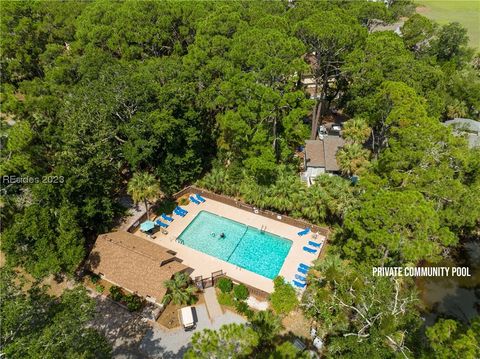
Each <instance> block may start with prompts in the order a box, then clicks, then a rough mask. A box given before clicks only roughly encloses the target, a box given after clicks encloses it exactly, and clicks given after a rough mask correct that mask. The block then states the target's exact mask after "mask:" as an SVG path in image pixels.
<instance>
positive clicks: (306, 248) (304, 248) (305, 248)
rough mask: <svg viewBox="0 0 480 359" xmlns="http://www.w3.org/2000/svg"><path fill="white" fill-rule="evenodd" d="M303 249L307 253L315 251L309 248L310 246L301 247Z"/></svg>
mask: <svg viewBox="0 0 480 359" xmlns="http://www.w3.org/2000/svg"><path fill="white" fill-rule="evenodd" d="M303 250H304V251H305V252H308V253H317V250H316V249H313V248H310V247H303Z"/></svg>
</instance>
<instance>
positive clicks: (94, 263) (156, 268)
mask: <svg viewBox="0 0 480 359" xmlns="http://www.w3.org/2000/svg"><path fill="white" fill-rule="evenodd" d="M175 254H176V253H175V252H172V251H170V250H168V249H167V248H165V247H162V246H160V245H158V244H155V243H152V242H150V241H148V240H146V239H144V238H141V237H137V236H135V235H133V234H131V233H128V232H124V231H118V232H112V233H106V234H101V235H99V236H98V237H97V240H96V242H95V245H94V247H93V249H92V251H91V252H90V255H89V256H88V259H87V262H86V269H88V270H89V271H91V272H93V273H96V274H98V275H100V276H101V277H102V278H104V279H106V280H107V281H109V282H111V283H113V284H114V285H117V286H119V287H122V288H124V289H125V290H127V291H129V292H132V293H136V294H138V295H140V296H142V297H145V299H147V300H148V301H150V302H155V303H158V304H160V303H161V301H162V299H163V296H164V295H165V293H166V289H165V288H164V286H163V282H164V281H165V280H168V279H171V278H172V276H173V275H174V274H175V273H177V272H182V271H185V270H187V269H188V267H187V266H185V265H184V264H182V263H180V262H179V259H178V258H176V257H175Z"/></svg>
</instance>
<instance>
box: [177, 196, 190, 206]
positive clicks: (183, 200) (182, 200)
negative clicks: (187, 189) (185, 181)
mask: <svg viewBox="0 0 480 359" xmlns="http://www.w3.org/2000/svg"><path fill="white" fill-rule="evenodd" d="M189 203H190V201H189V200H188V198H187V197H182V198H180V199H179V200H178V204H179V205H180V206H186V205H187V204H189Z"/></svg>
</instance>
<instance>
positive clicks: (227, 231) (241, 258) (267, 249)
mask: <svg viewBox="0 0 480 359" xmlns="http://www.w3.org/2000/svg"><path fill="white" fill-rule="evenodd" d="M179 240H180V242H181V243H182V244H184V245H186V246H188V247H190V248H193V249H196V250H197V251H200V252H203V253H205V254H208V255H211V256H213V257H216V258H219V259H221V260H224V261H226V262H229V263H232V264H235V265H237V266H239V267H241V268H245V269H247V270H249V271H252V272H254V273H257V274H260V275H262V276H264V277H267V278H270V279H273V278H275V277H276V276H277V275H278V273H279V272H280V269H281V268H282V265H283V262H284V261H285V257H286V256H287V254H288V251H289V250H290V247H291V246H292V241H290V240H288V239H285V238H282V237H279V236H276V235H274V234H271V233H268V232H264V231H260V230H258V229H256V228H253V227H250V226H247V225H245V224H242V223H239V222H236V221H233V220H231V219H228V218H224V217H221V216H217V215H216V214H213V213H210V212H207V211H201V212H200V213H198V215H197V216H196V217H195V218H194V219H193V221H192V222H191V223H190V224H189V225H188V227H187V228H185V230H184V231H183V232H182V233H181V234H180V236H179Z"/></svg>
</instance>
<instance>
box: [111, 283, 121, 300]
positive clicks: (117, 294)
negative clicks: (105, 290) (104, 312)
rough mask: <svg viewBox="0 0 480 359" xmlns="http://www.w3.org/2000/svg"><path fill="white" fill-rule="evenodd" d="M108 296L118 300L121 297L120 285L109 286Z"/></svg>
mask: <svg viewBox="0 0 480 359" xmlns="http://www.w3.org/2000/svg"><path fill="white" fill-rule="evenodd" d="M110 297H111V298H112V299H113V300H115V301H117V302H119V301H121V300H122V299H123V292H122V289H121V288H120V287H117V286H116V285H114V286H111V287H110Z"/></svg>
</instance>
